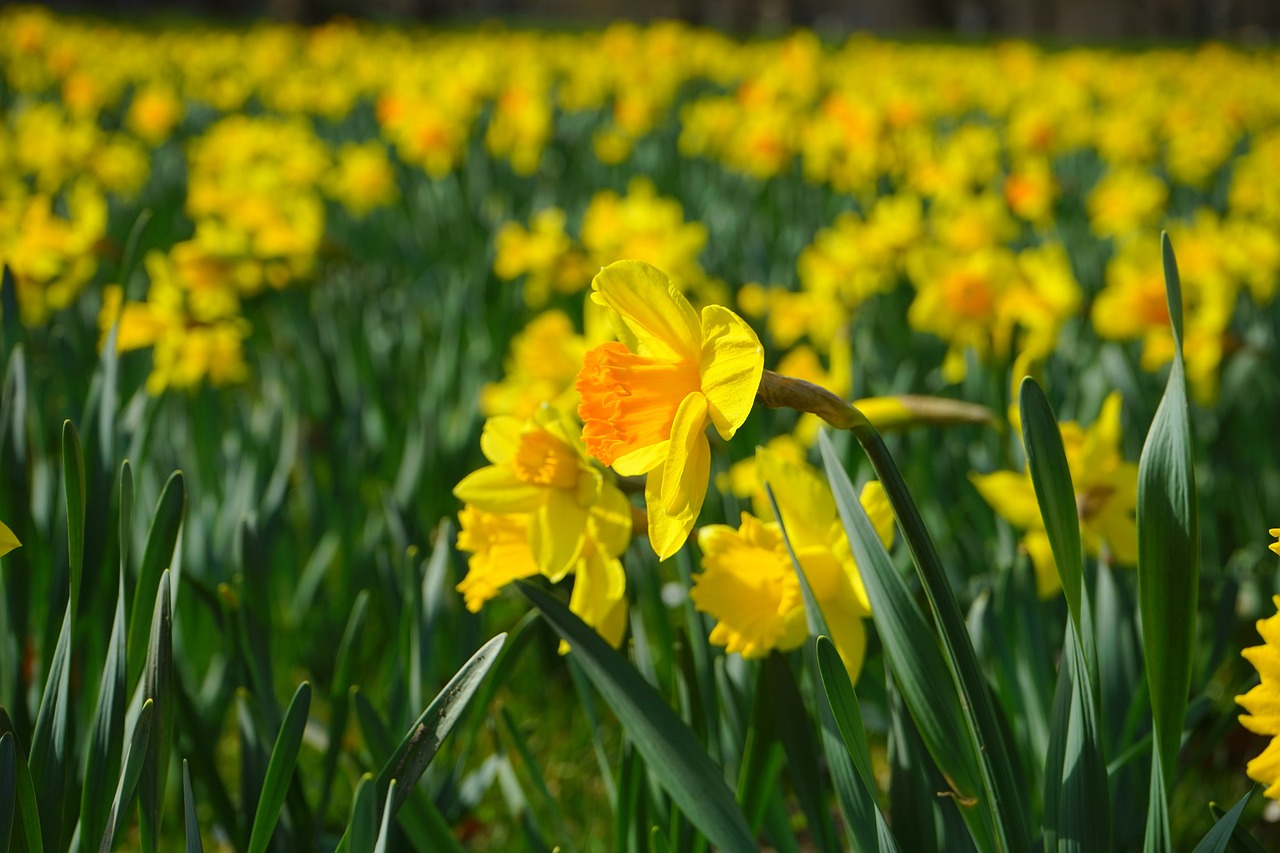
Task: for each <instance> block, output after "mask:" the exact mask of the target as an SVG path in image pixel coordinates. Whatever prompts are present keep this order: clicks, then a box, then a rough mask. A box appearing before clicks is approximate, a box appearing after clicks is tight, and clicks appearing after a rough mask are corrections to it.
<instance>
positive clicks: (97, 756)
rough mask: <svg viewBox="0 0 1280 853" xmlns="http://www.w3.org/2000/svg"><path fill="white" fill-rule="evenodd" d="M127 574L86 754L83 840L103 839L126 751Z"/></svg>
mask: <svg viewBox="0 0 1280 853" xmlns="http://www.w3.org/2000/svg"><path fill="white" fill-rule="evenodd" d="M125 626H126V623H125V620H124V575H123V573H121V574H120V576H119V581H118V585H117V590H116V615H115V619H114V620H113V621H112V624H111V639H110V640H109V641H108V643H107V660H106V664H105V665H104V666H103V669H102V686H101V688H99V690H98V705H97V707H96V708H95V709H94V712H93V727H92V729H91V730H90V732H89V746H88V750H87V752H86V754H85V767H84V787H83V789H82V793H81V797H80V837H81V838H84V839H90V838H101V837H102V830H103V828H104V827H105V826H106V823H107V808H108V807H109V805H110V804H109V803H108V802H107V800H106V798H105V797H104V796H103V792H104V791H108V790H110V785H111V781H112V780H114V779H116V778H118V777H119V775H120V754H121V752H122V751H123V749H124V717H125V706H126V704H127V697H126V695H125V694H126V692H127V688H126V687H125V674H126V668H125V657H124V655H125Z"/></svg>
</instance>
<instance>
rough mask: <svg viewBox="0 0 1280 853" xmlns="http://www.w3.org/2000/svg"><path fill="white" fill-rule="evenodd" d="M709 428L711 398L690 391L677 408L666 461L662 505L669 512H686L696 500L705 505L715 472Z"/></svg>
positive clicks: (674, 513)
mask: <svg viewBox="0 0 1280 853" xmlns="http://www.w3.org/2000/svg"><path fill="white" fill-rule="evenodd" d="M706 430H707V398H706V397H705V396H704V395H702V394H700V393H696V392H695V393H693V394H689V395H688V396H686V397H685V398H684V399H683V400H681V401H680V408H678V409H676V417H675V421H674V422H673V423H672V424H671V443H670V445H671V446H670V447H669V448H668V450H667V458H666V460H665V461H664V462H663V463H662V484H663V485H662V492H661V495H662V507H663V509H665V510H666V511H667V513H668V514H671V515H676V514H679V513H682V512H684V511H686V510H687V508H688V507H689V506H690V505H691V504H692V503H693V502H694V501H695V499H696V500H697V503H698V506H699V507H701V506H702V499H703V498H704V497H705V496H706V494H707V485H708V480H709V478H710V472H711V445H710V444H708V443H707V435H706ZM695 495H696V496H697V497H696V498H695Z"/></svg>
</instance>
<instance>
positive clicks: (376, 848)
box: [373, 779, 397, 853]
mask: <svg viewBox="0 0 1280 853" xmlns="http://www.w3.org/2000/svg"><path fill="white" fill-rule="evenodd" d="M396 785H397V780H395V779H392V780H391V781H390V782H388V783H387V803H386V805H385V806H384V807H383V809H382V828H381V829H379V830H378V843H377V844H375V845H373V853H387V844H388V843H389V842H390V838H391V816H392V815H394V814H395V805H394V804H395V801H396Z"/></svg>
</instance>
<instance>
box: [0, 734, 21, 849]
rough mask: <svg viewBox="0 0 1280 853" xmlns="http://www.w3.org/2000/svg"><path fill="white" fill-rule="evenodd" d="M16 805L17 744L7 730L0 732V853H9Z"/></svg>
mask: <svg viewBox="0 0 1280 853" xmlns="http://www.w3.org/2000/svg"><path fill="white" fill-rule="evenodd" d="M17 805H18V746H17V741H16V740H14V738H13V735H12V734H10V733H9V732H5V733H4V734H0V853H9V838H10V836H12V834H13V815H14V811H15V810H16V807H17Z"/></svg>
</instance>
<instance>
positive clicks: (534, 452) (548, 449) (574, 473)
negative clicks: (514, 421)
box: [512, 429, 578, 489]
mask: <svg viewBox="0 0 1280 853" xmlns="http://www.w3.org/2000/svg"><path fill="white" fill-rule="evenodd" d="M512 464H513V466H514V468H515V471H516V476H517V477H519V478H520V481H521V482H523V483H531V484H533V485H535V486H551V487H552V488H556V489H572V488H575V487H576V486H577V485H578V459H577V457H576V456H575V455H574V452H573V449H572V448H570V447H567V446H565V443H564V442H563V441H561V440H560V439H558V438H556V437H555V436H554V435H552V434H551V433H549V432H547V431H546V430H544V429H535V430H531V431H529V432H526V433H525V434H524V435H522V436H520V446H519V447H518V448H516V455H515V459H514V460H513V463H512Z"/></svg>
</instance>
